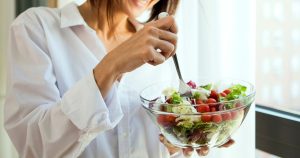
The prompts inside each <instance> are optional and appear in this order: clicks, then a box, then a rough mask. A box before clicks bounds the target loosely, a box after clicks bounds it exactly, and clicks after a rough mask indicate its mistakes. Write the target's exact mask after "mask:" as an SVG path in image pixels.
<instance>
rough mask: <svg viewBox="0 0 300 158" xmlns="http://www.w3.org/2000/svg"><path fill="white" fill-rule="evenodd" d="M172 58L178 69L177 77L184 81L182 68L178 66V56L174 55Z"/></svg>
mask: <svg viewBox="0 0 300 158" xmlns="http://www.w3.org/2000/svg"><path fill="white" fill-rule="evenodd" d="M172 58H173V61H174V64H175V67H176V72H177V75H178V77H179V79H180V80H182V81H183V79H182V76H181V72H180V68H179V64H178V60H177V55H176V54H174V55H173V57H172Z"/></svg>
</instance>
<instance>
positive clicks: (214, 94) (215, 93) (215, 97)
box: [209, 90, 219, 100]
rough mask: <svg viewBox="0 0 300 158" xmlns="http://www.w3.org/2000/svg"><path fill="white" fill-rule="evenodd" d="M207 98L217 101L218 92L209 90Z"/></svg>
mask: <svg viewBox="0 0 300 158" xmlns="http://www.w3.org/2000/svg"><path fill="white" fill-rule="evenodd" d="M209 98H214V99H215V100H219V94H218V92H217V91H215V90H211V91H210V96H209Z"/></svg>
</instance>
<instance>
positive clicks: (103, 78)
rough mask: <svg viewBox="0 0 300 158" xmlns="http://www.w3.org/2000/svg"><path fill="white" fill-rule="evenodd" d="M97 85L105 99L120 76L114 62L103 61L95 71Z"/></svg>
mask: <svg viewBox="0 0 300 158" xmlns="http://www.w3.org/2000/svg"><path fill="white" fill-rule="evenodd" d="M93 73H94V78H95V81H96V84H97V86H98V88H99V90H100V92H101V94H102V96H103V97H105V96H106V94H107V93H108V92H109V90H110V88H111V86H112V85H113V84H114V82H115V81H116V80H117V79H118V77H119V76H120V73H119V71H118V69H117V68H116V65H115V64H114V62H113V61H110V60H107V59H105V57H104V58H103V59H102V61H101V62H100V63H99V64H98V65H97V66H96V67H95V68H94V70H93Z"/></svg>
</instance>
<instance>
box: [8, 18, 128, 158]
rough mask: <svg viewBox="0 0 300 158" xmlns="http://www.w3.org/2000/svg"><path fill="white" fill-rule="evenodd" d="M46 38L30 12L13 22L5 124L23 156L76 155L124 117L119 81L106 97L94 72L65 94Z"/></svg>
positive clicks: (39, 157) (52, 157) (46, 157)
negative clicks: (100, 89) (96, 81)
mask: <svg viewBox="0 0 300 158" xmlns="http://www.w3.org/2000/svg"><path fill="white" fill-rule="evenodd" d="M28 21H29V22H28ZM45 40H46V39H45V37H44V35H43V29H42V27H41V25H40V24H39V23H38V21H37V20H32V19H29V18H28V17H27V18H26V16H25V17H23V19H22V20H20V19H17V20H16V21H15V22H14V23H13V24H12V26H11V28H10V42H9V43H10V45H9V47H10V50H9V51H8V53H7V63H8V87H7V97H6V101H5V128H6V130H7V132H8V135H9V136H10V138H11V140H12V142H13V144H14V145H15V147H16V149H17V151H18V152H19V155H20V157H32V158H35V157H36V158H41V157H43V158H48V157H51V158H54V157H78V156H79V155H80V154H81V153H82V151H83V150H84V149H85V147H86V146H87V145H88V144H89V143H90V142H91V141H92V140H93V139H94V138H95V137H96V136H97V134H99V133H101V132H105V131H106V130H109V129H112V128H114V127H115V126H116V125H117V124H118V123H119V121H120V120H121V118H122V117H123V112H122V110H121V106H120V103H119V99H118V96H117V93H116V87H115V86H113V87H112V88H111V90H110V92H109V94H108V96H107V97H106V98H103V97H102V96H101V92H100V91H99V89H98V87H97V85H96V83H95V80H94V76H93V73H92V72H90V73H89V74H88V75H86V76H85V77H83V78H82V79H81V80H79V81H78V82H77V83H75V85H73V86H72V87H71V88H70V89H69V90H68V91H67V92H66V93H65V94H63V95H61V94H60V92H59V90H58V87H57V83H56V77H55V73H54V71H53V65H52V63H51V58H50V57H49V55H48V53H47V46H46V42H45Z"/></svg>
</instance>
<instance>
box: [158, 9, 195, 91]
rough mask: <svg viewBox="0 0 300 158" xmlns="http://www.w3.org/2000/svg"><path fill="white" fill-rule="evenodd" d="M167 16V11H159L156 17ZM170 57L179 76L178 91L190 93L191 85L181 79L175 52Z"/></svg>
mask: <svg viewBox="0 0 300 158" xmlns="http://www.w3.org/2000/svg"><path fill="white" fill-rule="evenodd" d="M167 16H169V14H168V13H167V12H161V13H160V14H159V15H158V19H162V18H164V17H167ZM172 58H173V61H174V65H175V68H176V72H177V75H178V77H179V90H178V91H179V93H180V94H181V95H190V93H191V87H190V86H189V85H187V84H186V83H185V82H184V81H183V78H182V75H181V72H180V68H179V64H178V60H177V55H176V53H175V54H174V55H173V56H172Z"/></svg>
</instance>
